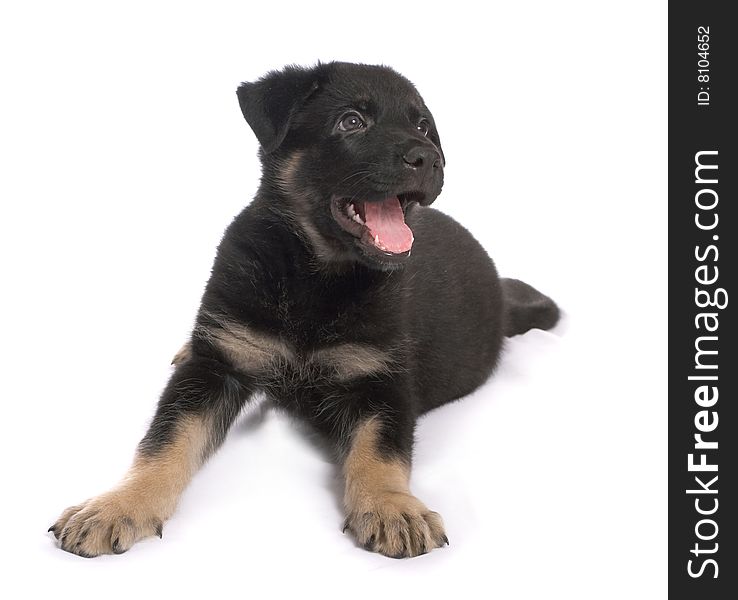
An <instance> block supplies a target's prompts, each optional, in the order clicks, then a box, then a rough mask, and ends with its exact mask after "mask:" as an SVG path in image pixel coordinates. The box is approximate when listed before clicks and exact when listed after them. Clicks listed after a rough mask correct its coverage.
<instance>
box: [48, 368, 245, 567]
mask: <svg viewBox="0 0 738 600" xmlns="http://www.w3.org/2000/svg"><path fill="white" fill-rule="evenodd" d="M251 389H252V386H251V382H250V381H249V380H248V379H245V378H244V377H243V376H236V375H235V374H233V373H232V372H230V371H229V370H228V369H227V368H226V367H225V366H224V365H223V364H222V363H219V362H217V361H214V360H211V359H201V358H198V357H193V358H190V359H189V360H187V361H186V362H184V363H183V364H180V365H179V366H178V368H177V370H176V371H175V373H174V374H173V375H172V378H171V380H170V381H169V384H168V385H167V388H166V389H165V391H164V393H163V395H162V398H161V400H160V402H159V406H158V409H157V412H156V415H155V417H154V420H153V421H152V423H151V426H150V427H149V430H148V432H147V434H146V436H145V437H144V438H143V440H142V441H141V443H140V444H139V447H138V450H137V452H136V456H135V459H134V462H133V465H132V466H131V468H130V470H129V471H128V473H127V474H126V476H125V478H124V479H123V481H121V483H120V484H119V485H118V486H117V487H115V488H114V489H112V490H110V491H108V492H107V493H105V494H102V495H100V496H97V497H95V498H92V499H90V500H87V501H86V502H83V503H82V504H79V505H77V506H72V507H70V508H68V509H67V510H65V511H64V512H63V513H62V515H61V516H60V517H59V519H58V520H57V521H56V523H54V525H52V526H51V528H50V529H49V531H53V533H54V535H55V536H56V538H57V539H58V540H59V542H60V546H61V547H62V548H63V549H64V550H67V551H69V552H73V553H74V554H79V555H80V556H85V557H92V556H98V555H100V554H110V553H115V554H120V553H121V552H125V551H126V550H128V549H129V548H130V547H131V546H132V545H133V544H134V543H135V542H136V541H138V540H140V539H142V538H144V537H148V536H151V535H158V536H159V537H161V534H162V527H163V523H164V521H165V520H166V519H167V518H169V517H170V516H171V514H172V513H173V512H174V509H175V507H176V505H177V500H178V499H179V496H180V494H181V493H182V492H183V491H184V489H185V487H186V486H187V484H188V482H189V481H190V479H191V477H192V476H193V475H194V473H195V471H197V469H198V468H199V467H200V466H201V465H202V463H203V462H204V461H205V459H206V458H207V457H208V455H210V454H211V453H212V452H213V451H214V450H215V449H216V448H217V447H218V446H219V445H220V443H221V442H222V441H223V438H224V437H225V434H226V432H227V430H228V428H229V427H230V425H231V424H232V423H233V421H234V419H235V418H236V416H237V415H238V413H239V411H240V409H241V407H242V406H243V403H244V401H245V399H246V398H247V397H248V395H249V393H250V392H251Z"/></svg>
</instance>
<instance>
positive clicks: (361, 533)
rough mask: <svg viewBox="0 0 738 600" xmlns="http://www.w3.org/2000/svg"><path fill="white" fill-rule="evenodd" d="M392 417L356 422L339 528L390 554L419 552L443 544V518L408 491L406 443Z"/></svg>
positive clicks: (346, 462)
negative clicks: (402, 440)
mask: <svg viewBox="0 0 738 600" xmlns="http://www.w3.org/2000/svg"><path fill="white" fill-rule="evenodd" d="M395 426H396V424H393V422H392V420H390V419H389V418H387V417H383V416H382V415H381V414H380V415H375V416H372V417H369V418H367V419H364V420H362V421H360V422H358V423H357V425H356V426H355V427H354V430H353V433H352V435H351V442H350V446H349V449H348V452H347V454H346V457H345V459H344V462H343V472H344V477H345V482H346V488H345V494H344V505H345V508H346V524H345V528H344V530H349V531H351V533H353V534H354V536H355V537H356V539H357V541H358V542H359V543H360V544H362V545H363V546H364V547H365V548H366V549H367V550H373V551H375V552H381V553H382V554H385V555H387V556H391V557H393V558H403V557H410V556H418V555H419V554H424V553H426V552H428V551H430V550H432V549H433V548H439V547H441V546H443V545H444V544H447V543H448V538H447V537H446V534H445V533H444V529H443V521H442V520H441V516H440V515H439V514H438V513H437V512H433V511H432V510H429V509H428V507H426V506H425V504H423V503H422V502H421V501H420V500H418V499H417V498H416V497H415V496H413V495H412V494H411V493H410V487H409V480H410V458H409V457H410V450H411V449H410V448H406V449H402V448H398V447H397V445H398V443H399V444H401V443H402V442H399V440H400V439H402V437H403V436H398V435H393V434H394V433H395V432H393V431H392V428H393V427H395Z"/></svg>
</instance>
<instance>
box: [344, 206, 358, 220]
mask: <svg viewBox="0 0 738 600" xmlns="http://www.w3.org/2000/svg"><path fill="white" fill-rule="evenodd" d="M346 212H347V213H348V216H349V217H353V216H354V215H355V214H356V211H355V210H354V205H353V204H349V205H348V206H347V207H346Z"/></svg>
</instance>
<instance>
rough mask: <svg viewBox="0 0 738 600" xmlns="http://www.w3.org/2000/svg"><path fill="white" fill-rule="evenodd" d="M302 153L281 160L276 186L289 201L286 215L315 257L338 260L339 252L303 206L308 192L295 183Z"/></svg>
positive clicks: (324, 259) (328, 260) (298, 152)
mask: <svg viewBox="0 0 738 600" xmlns="http://www.w3.org/2000/svg"><path fill="white" fill-rule="evenodd" d="M304 156H305V155H304V152H302V151H299V150H298V151H296V152H294V153H292V154H291V155H290V156H288V157H287V158H286V159H284V160H282V163H281V165H280V168H279V169H277V185H278V186H279V188H280V189H281V190H282V191H283V192H284V193H285V194H286V195H287V197H288V198H289V199H290V201H291V202H290V212H291V214H290V215H288V216H289V218H290V220H291V221H292V222H293V225H294V226H295V227H296V231H297V233H298V234H299V235H300V236H301V237H302V238H303V241H305V242H306V243H307V244H309V245H310V247H311V248H312V249H313V252H315V254H316V256H317V257H318V258H319V259H320V260H322V261H326V262H331V261H334V260H336V259H338V258H339V254H340V252H337V249H336V248H333V247H331V244H330V243H329V241H328V240H326V239H325V237H323V236H322V235H321V234H320V232H318V230H317V228H316V227H315V225H314V224H313V222H312V220H311V218H310V215H309V211H307V210H306V208H305V206H304V205H305V204H307V203H308V202H309V194H310V192H309V190H308V189H306V187H305V186H304V185H301V184H300V183H299V182H298V181H297V171H298V169H299V168H300V163H301V162H302V160H303V159H304Z"/></svg>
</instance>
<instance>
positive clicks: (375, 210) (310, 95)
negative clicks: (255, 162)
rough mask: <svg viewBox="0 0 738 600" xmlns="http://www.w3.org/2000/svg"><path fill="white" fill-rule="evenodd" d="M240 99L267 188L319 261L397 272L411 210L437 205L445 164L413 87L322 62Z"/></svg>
mask: <svg viewBox="0 0 738 600" xmlns="http://www.w3.org/2000/svg"><path fill="white" fill-rule="evenodd" d="M237 93H238V99H239V103H240V105H241V110H242V111H243V114H244V116H245V117H246V121H247V122H248V123H249V125H250V126H251V128H252V129H253V131H254V133H255V134H256V137H257V138H258V140H259V143H260V144H261V158H262V164H263V168H264V178H263V185H264V186H266V188H267V190H268V191H269V192H271V194H272V195H273V196H274V197H275V198H279V199H281V200H282V201H283V202H284V209H285V210H286V212H287V214H288V215H289V216H291V217H293V220H294V222H296V223H297V226H298V227H300V228H301V230H302V232H301V233H303V234H304V235H305V236H306V237H307V238H308V239H309V241H310V243H311V245H312V246H313V248H314V250H315V251H316V253H317V254H318V256H320V257H321V259H323V260H326V261H334V260H340V261H345V260H358V261H361V262H363V263H365V264H367V265H369V266H371V267H374V268H380V269H392V268H397V267H399V266H401V265H402V263H403V262H404V260H405V259H406V258H407V257H408V256H409V255H410V252H411V249H412V244H413V233H412V230H411V229H410V227H409V226H408V225H407V223H406V222H405V216H406V214H407V211H408V208H410V207H411V206H412V205H413V204H416V203H417V204H420V205H424V206H425V205H428V204H430V203H432V202H433V201H434V200H435V199H436V197H437V196H438V194H439V193H440V191H441V187H442V185H443V168H444V164H445V159H444V156H443V152H442V150H441V142H440V140H439V137H438V132H437V130H436V126H435V122H434V120H433V116H432V115H431V113H430V111H429V110H428V108H427V107H426V105H425V103H424V102H423V99H422V98H421V97H420V95H419V94H418V92H417V91H416V89H415V88H414V87H413V85H412V84H411V83H410V82H409V81H408V80H407V79H405V78H404V77H402V76H401V75H399V74H397V73H396V72H395V71H393V70H391V69H389V68H387V67H379V66H370V65H355V64H349V63H327V64H319V65H318V66H316V67H314V68H310V69H304V68H299V67H287V68H285V69H284V70H282V71H274V72H271V73H269V74H267V75H266V76H265V77H263V78H262V79H260V80H259V81H257V82H254V83H244V84H242V85H241V86H240V87H239V88H238V92H237ZM275 201H276V200H275Z"/></svg>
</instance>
